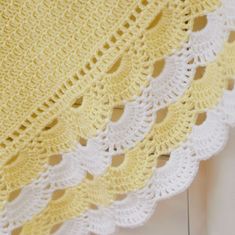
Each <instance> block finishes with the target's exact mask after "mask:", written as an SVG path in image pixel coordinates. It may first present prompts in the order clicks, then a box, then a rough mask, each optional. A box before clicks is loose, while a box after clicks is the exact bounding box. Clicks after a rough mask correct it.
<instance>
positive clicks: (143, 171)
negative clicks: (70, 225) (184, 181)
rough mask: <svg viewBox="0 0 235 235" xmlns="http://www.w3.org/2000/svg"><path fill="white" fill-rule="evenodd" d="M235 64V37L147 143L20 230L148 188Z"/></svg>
mask: <svg viewBox="0 0 235 235" xmlns="http://www.w3.org/2000/svg"><path fill="white" fill-rule="evenodd" d="M234 63H235V42H233V43H226V45H225V49H224V51H223V52H222V53H221V54H220V55H219V56H218V58H217V60H216V61H215V62H212V63H210V64H209V65H208V66H207V67H206V70H205V73H204V75H203V77H202V78H201V79H200V80H195V81H193V82H192V85H191V86H190V88H189V89H188V90H187V91H186V92H185V94H184V95H183V96H182V97H181V98H180V99H179V101H177V102H176V103H174V104H172V105H170V106H169V107H168V114H167V116H166V118H165V119H164V120H163V122H162V123H156V124H155V125H154V126H153V127H152V130H151V131H150V132H149V134H148V135H147V136H146V138H145V139H144V140H143V141H142V142H140V143H138V144H137V145H136V146H135V147H134V148H133V149H131V150H130V151H127V152H126V153H125V160H124V162H123V163H122V164H121V165H120V166H118V167H110V168H109V170H108V171H107V172H106V173H105V174H104V175H103V176H99V177H96V178H94V179H86V180H85V181H84V182H83V183H82V184H80V185H79V186H77V187H73V188H69V189H67V190H66V191H65V194H64V195H63V196H62V197H61V198H59V199H57V200H51V202H50V203H49V205H48V207H47V208H45V209H44V210H43V211H42V212H41V213H40V214H39V215H37V216H35V217H34V218H33V219H32V221H30V222H27V223H26V224H25V225H24V226H23V228H22V231H21V233H20V234H23V235H30V234H35V235H46V234H49V233H50V230H51V229H52V227H53V226H54V225H56V224H59V223H62V222H63V221H65V220H68V219H71V218H74V217H76V216H79V215H80V214H81V213H83V212H84V211H86V210H87V209H89V208H90V207H91V206H92V205H94V204H95V205H107V204H109V203H111V202H112V201H113V200H115V199H116V198H117V196H118V195H120V194H123V193H127V192H129V191H133V190H136V189H138V188H141V187H143V186H144V185H145V183H146V182H147V180H148V179H149V178H150V176H151V175H152V172H153V170H154V168H155V166H156V159H157V158H158V157H159V156H160V155H161V154H164V153H167V152H169V150H170V149H173V148H175V147H177V146H178V145H179V143H182V142H183V141H184V140H185V139H186V137H187V135H188V134H189V133H190V130H191V128H192V126H193V125H194V124H195V121H196V117H197V114H199V113H200V112H204V111H205V110H207V109H208V108H212V107H214V106H215V105H216V104H217V103H218V101H219V99H220V97H221V96H222V94H223V90H224V89H225V88H226V87H227V85H228V80H229V79H231V78H232V77H233V76H234V75H235V68H234V66H233V65H234Z"/></svg>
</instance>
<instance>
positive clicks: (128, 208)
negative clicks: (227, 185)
mask: <svg viewBox="0 0 235 235" xmlns="http://www.w3.org/2000/svg"><path fill="white" fill-rule="evenodd" d="M0 9H1V13H0V26H1V27H0V82H1V83H0V124H1V129H0V235H11V234H13V232H15V231H18V233H17V234H20V235H49V234H55V235H87V234H90V233H95V234H112V233H114V232H115V229H116V227H117V226H119V227H136V226H139V225H142V224H143V223H144V222H146V221H147V220H148V218H149V217H150V216H151V214H152V213H153V212H154V210H155V207H156V204H157V203H158V202H159V201H161V200H163V199H166V198H169V197H172V196H174V195H176V194H178V193H180V192H182V191H184V190H186V189H187V188H188V187H189V185H190V184H191V182H192V181H193V179H194V177H195V175H196V173H197V171H198V168H199V163H200V161H201V160H206V159H208V158H210V157H211V156H212V155H215V154H217V153H218V152H219V151H221V150H222V149H223V148H224V146H225V144H226V141H227V139H228V135H229V128H230V127H233V126H234V125H235V89H234V88H233V86H234V78H235V33H234V31H235V1H234V0H221V1H219V0H201V1H197V0H138V1H134V0H128V1H127V0H119V1H114V0H105V1H104V0H100V1H97V0H86V1H85V0H60V1H57V0H53V1H51V0H40V1H37V0H13V1H6V0H3V1H0ZM166 155H167V156H169V160H168V161H167V162H166V164H165V165H164V166H160V165H159V164H160V161H161V158H162V157H164V156H166Z"/></svg>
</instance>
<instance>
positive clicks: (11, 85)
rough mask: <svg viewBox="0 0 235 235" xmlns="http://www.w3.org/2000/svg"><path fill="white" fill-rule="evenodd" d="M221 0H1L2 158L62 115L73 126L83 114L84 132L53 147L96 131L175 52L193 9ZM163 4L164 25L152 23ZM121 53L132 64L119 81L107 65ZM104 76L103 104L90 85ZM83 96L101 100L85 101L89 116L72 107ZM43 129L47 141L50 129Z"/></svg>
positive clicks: (66, 145) (210, 6) (55, 148)
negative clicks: (159, 62)
mask: <svg viewBox="0 0 235 235" xmlns="http://www.w3.org/2000/svg"><path fill="white" fill-rule="evenodd" d="M218 4H219V2H218V1H215V0H213V1H210V0H205V1H200V4H199V3H197V1H195V0H186V1H183V0H177V1H173V0H169V1H164V0H153V1H147V0H142V1H133V0H132V1H125V0H122V1H118V3H116V4H114V2H113V0H109V1H103V0H102V1H99V3H98V4H97V1H96V0H89V1H87V0H86V1H51V0H44V1H36V0H35V1H33V0H32V1H26V0H25V1H13V2H12V4H9V2H8V1H1V3H0V8H1V9H2V15H1V19H0V22H1V25H2V27H1V32H0V43H1V45H2V46H1V49H0V61H1V67H0V70H1V86H0V97H1V110H0V124H1V130H0V162H1V164H4V163H5V162H6V161H8V160H9V158H11V157H13V156H14V154H17V153H18V152H19V150H20V149H22V148H23V147H25V146H26V147H27V144H29V142H30V141H31V140H32V139H33V138H34V137H35V136H37V135H38V134H40V133H41V132H42V130H43V129H44V128H45V127H46V125H47V124H48V123H50V122H52V121H53V120H54V118H58V120H57V121H58V125H60V123H59V122H60V120H59V119H61V122H63V119H65V120H64V121H65V122H66V124H65V125H66V129H68V128H69V126H72V129H75V128H74V127H75V126H77V123H78V121H79V122H80V121H81V125H80V127H78V130H79V132H76V133H74V134H71V136H70V137H67V138H61V139H60V141H61V142H60V146H58V143H55V145H56V146H52V145H51V147H50V148H52V151H51V154H54V152H58V150H59V151H62V150H64V149H65V148H66V149H68V148H71V147H72V146H73V145H74V144H75V143H76V140H77V138H78V137H77V136H78V135H80V136H84V137H88V136H91V135H94V134H95V133H96V132H97V130H98V129H101V128H103V126H104V125H105V122H106V121H107V120H108V119H109V113H108V111H110V108H111V107H113V105H115V104H117V103H120V102H122V101H123V100H128V99H131V98H132V97H133V96H134V95H138V94H139V93H140V91H141V88H142V87H143V86H146V85H147V80H146V74H150V71H151V70H152V64H153V62H154V60H156V59H158V58H159V57H163V56H166V55H167V54H169V53H171V52H173V51H174V50H175V49H177V48H179V47H180V46H181V45H182V43H183V41H185V40H186V39H187V38H188V33H189V31H190V30H191V27H192V20H193V18H194V16H195V14H192V13H193V12H197V14H202V13H203V12H207V11H209V10H212V9H214V8H215V7H217V6H218ZM164 6H165V8H164V9H163V10H162V13H161V14H162V17H161V18H160V20H159V29H155V27H153V26H152V25H151V24H152V23H153V20H154V19H155V18H156V16H157V15H158V13H159V12H160V10H161V9H162V8H163V7H164ZM192 11H193V12H192ZM88 12H89V13H88ZM190 12H191V14H190ZM200 12H201V13H200ZM157 28H158V27H157ZM94 29H95V30H94ZM158 30H161V31H160V32H161V33H158ZM154 44H155V45H154ZM120 58H121V59H122V60H123V61H124V62H125V60H127V58H128V60H129V61H130V63H131V64H129V65H128V64H125V66H129V67H125V66H124V67H122V66H121V68H120V69H122V68H123V69H124V70H123V71H122V70H120V71H118V72H119V73H120V74H121V77H119V79H118V81H117V82H114V80H115V74H113V75H110V74H109V71H110V68H112V66H113V65H114V64H115V63H116V61H118V59H120ZM134 63H135V64H136V65H137V66H136V67H135V66H133V64H134ZM138 65H140V66H138ZM128 71H129V72H128ZM120 74H118V75H120ZM133 75H135V76H134V78H135V80H133ZM110 76H111V77H113V79H112V81H113V82H112V83H111V84H110V81H109V84H107V85H106V86H107V91H104V90H103V91H102V89H101V87H103V86H102V85H101V83H103V84H106V83H105V81H107V80H109V78H110ZM123 76H124V77H125V82H124V81H122V77H123ZM137 78H138V79H137ZM99 79H101V80H103V82H101V81H100V84H99V85H97V86H98V87H96V88H95V89H96V90H97V91H99V95H100V97H101V101H103V102H102V103H99V105H98V106H102V107H100V108H98V106H97V102H95V101H94V97H93V99H92V97H90V96H89V93H88V92H87V89H89V87H90V86H91V84H92V83H93V81H97V82H98V81H99ZM104 89H106V88H104ZM120 91H122V93H120ZM102 92H103V95H102ZM107 92H108V93H109V92H111V94H114V97H112V98H111V99H110V100H108V102H110V104H109V105H110V107H108V106H107V107H105V106H103V104H104V103H105V102H106V101H105V97H104V96H105V93H106V94H107ZM109 94H110V93H109ZM81 96H86V97H88V98H87V99H88V100H87V101H86V102H87V104H89V105H90V104H93V105H94V106H95V110H94V111H89V110H86V107H83V108H82V109H81V110H82V111H83V112H84V113H83V115H84V116H83V117H81V115H79V112H78V115H77V112H75V111H74V109H73V107H72V105H73V103H74V102H75V100H76V99H77V98H79V97H81ZM106 98H107V97H106ZM102 99H103V100H102ZM84 109H85V110H84ZM104 109H106V110H107V112H106V111H105V110H104ZM87 112H88V113H87ZM94 112H95V113H96V115H97V119H98V120H95V123H94V121H93V120H92V118H93V117H94ZM104 112H105V115H103V114H104ZM90 114H93V116H92V118H91V116H90ZM86 115H87V116H86ZM84 117H85V118H84ZM62 125H63V124H62ZM81 126H82V127H81ZM91 126H93V127H92V128H91ZM65 132H66V130H65ZM43 135H44V138H45V139H46V140H45V144H46V143H47V139H49V138H51V135H50V134H49V136H48V137H47V135H46V134H43ZM69 138H71V140H70V139H69ZM44 147H46V148H48V147H47V146H44ZM50 150H51V149H50ZM48 154H49V153H48Z"/></svg>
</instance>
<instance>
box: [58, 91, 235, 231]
mask: <svg viewBox="0 0 235 235" xmlns="http://www.w3.org/2000/svg"><path fill="white" fill-rule="evenodd" d="M229 126H230V127H234V126H235V89H234V90H232V91H225V92H224V95H223V98H222V100H221V101H220V103H219V105H218V106H217V107H216V108H215V109H213V110H209V111H208V112H207V119H206V120H205V122H204V123H203V124H202V125H200V126H194V127H193V131H192V133H191V134H190V136H189V138H188V140H187V141H186V142H185V143H184V144H183V145H182V146H180V147H179V148H177V149H176V150H174V151H172V152H171V155H170V158H169V160H168V162H167V163H166V165H164V166H163V167H160V168H156V170H155V172H154V174H153V176H152V178H151V179H150V180H149V182H148V184H147V185H146V186H145V187H144V188H143V189H141V190H138V191H135V192H132V193H129V194H128V195H127V197H126V198H125V199H123V200H122V201H115V202H114V203H113V204H112V205H111V206H110V207H108V208H104V207H98V209H97V210H89V211H87V212H86V213H85V214H83V215H82V216H80V217H78V218H75V219H72V220H69V221H66V222H65V223H64V224H63V225H62V227H61V228H59V230H58V231H57V232H56V233H55V234H54V235H88V234H89V233H90V232H92V233H96V234H100V235H101V234H102V235H108V234H112V233H114V232H115V229H116V226H119V227H128V228H132V227H137V226H141V225H143V224H144V223H145V222H146V221H147V220H148V219H149V218H150V217H151V215H152V213H153V212H154V209H155V206H156V204H157V202H159V201H161V200H164V199H167V198H170V197H173V196H175V195H177V194H179V193H181V192H183V191H185V190H186V189H187V188H188V187H189V186H190V184H191V183H192V181H193V179H194V178H195V176H196V174H197V172H198V168H199V163H200V161H202V160H207V159H208V158H210V157H211V156H212V155H214V154H218V153H219V152H220V151H221V150H222V149H223V148H224V146H225V144H226V142H227V140H228V136H229Z"/></svg>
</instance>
